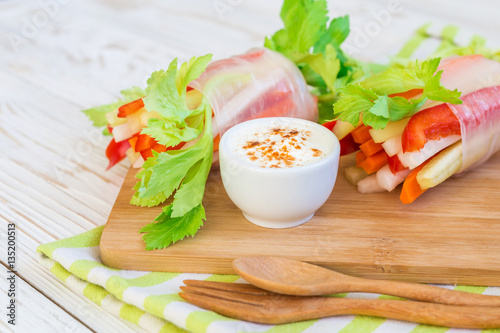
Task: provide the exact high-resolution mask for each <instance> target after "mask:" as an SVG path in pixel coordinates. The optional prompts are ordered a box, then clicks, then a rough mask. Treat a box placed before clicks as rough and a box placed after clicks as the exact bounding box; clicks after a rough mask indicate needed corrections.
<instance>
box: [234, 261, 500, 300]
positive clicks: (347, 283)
mask: <svg viewBox="0 0 500 333" xmlns="http://www.w3.org/2000/svg"><path fill="white" fill-rule="evenodd" d="M233 269H234V270H235V271H236V272H237V273H238V274H239V275H240V276H241V277H242V278H244V279H245V280H247V281H248V282H250V283H251V284H253V285H255V286H257V287H259V288H262V289H266V290H269V291H273V292H275V293H280V294H286V295H298V296H315V295H328V294H336V293H347V292H365V293H377V294H384V295H392V296H399V297H403V298H409V299H414V300H419V301H425V302H433V303H442V304H450V305H468V306H500V296H490V295H481V294H473V293H467V292H463V291H456V290H449V289H444V288H440V287H435V286H430V285H425V284H418V283H410V282H399V281H387V280H372V279H364V278H358V277H354V276H349V275H345V274H341V273H338V272H335V271H332V270H329V269H326V268H323V267H319V266H316V265H312V264H308V263H305V262H301V261H297V260H291V259H286V258H277V257H244V258H239V259H235V260H234V261H233Z"/></svg>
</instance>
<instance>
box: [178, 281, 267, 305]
mask: <svg viewBox="0 0 500 333" xmlns="http://www.w3.org/2000/svg"><path fill="white" fill-rule="evenodd" d="M180 288H181V290H182V291H184V292H186V293H190V294H196V295H204V296H210V297H214V298H217V299H223V300H226V301H232V302H238V303H244V304H248V305H253V306H264V302H265V301H266V299H267V298H268V296H262V295H251V294H242V293H238V292H232V291H225V290H216V289H210V288H201V287H192V286H181V287H180Z"/></svg>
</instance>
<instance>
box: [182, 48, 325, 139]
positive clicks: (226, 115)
mask: <svg viewBox="0 0 500 333" xmlns="http://www.w3.org/2000/svg"><path fill="white" fill-rule="evenodd" d="M190 87H191V88H193V89H196V90H199V91H201V92H202V93H203V94H204V95H205V96H206V97H207V98H208V101H209V103H210V105H211V106H212V110H213V112H214V119H213V132H214V136H216V135H218V134H220V135H222V134H224V132H225V131H226V130H228V129H229V128H231V127H232V126H234V125H236V124H239V123H241V122H244V121H247V120H251V119H256V118H265V117H294V118H302V119H307V120H311V121H317V118H318V110H317V103H316V100H315V98H314V97H313V95H312V94H311V93H310V92H309V90H308V87H307V84H306V82H305V79H304V77H303V75H302V73H301V72H300V71H299V69H298V68H297V66H295V64H294V63H293V62H291V61H290V60H289V59H287V58H286V57H284V56H282V55H281V54H279V53H277V52H274V51H271V50H268V49H266V48H254V49H251V50H249V51H248V52H247V53H245V54H241V55H237V56H233V57H231V58H228V59H223V60H218V61H214V62H211V63H210V64H209V65H208V67H207V69H206V71H205V72H204V73H203V74H202V75H201V76H200V77H199V78H198V79H197V80H195V81H193V82H191V83H190Z"/></svg>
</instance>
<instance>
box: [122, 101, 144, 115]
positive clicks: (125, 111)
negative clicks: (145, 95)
mask: <svg viewBox="0 0 500 333" xmlns="http://www.w3.org/2000/svg"><path fill="white" fill-rule="evenodd" d="M143 107H144V101H143V100H142V98H139V99H136V100H135V101H132V102H130V103H127V104H125V105H122V106H120V107H119V108H118V117H119V118H125V117H126V116H128V115H129V114H132V113H135V112H137V111H138V110H140V109H141V108H143Z"/></svg>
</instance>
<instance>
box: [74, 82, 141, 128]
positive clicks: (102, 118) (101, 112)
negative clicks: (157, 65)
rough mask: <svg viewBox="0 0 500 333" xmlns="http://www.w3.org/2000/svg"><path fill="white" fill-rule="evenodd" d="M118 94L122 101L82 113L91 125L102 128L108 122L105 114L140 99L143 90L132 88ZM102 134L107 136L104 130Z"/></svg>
mask: <svg viewBox="0 0 500 333" xmlns="http://www.w3.org/2000/svg"><path fill="white" fill-rule="evenodd" d="M120 93H121V95H122V96H123V98H122V99H119V100H118V101H116V102H114V103H111V104H106V105H101V106H97V107H95V108H90V109H87V110H83V111H82V112H83V113H85V114H86V115H87V117H88V118H89V119H90V120H91V121H92V124H93V125H94V126H95V127H104V126H106V125H108V120H107V119H106V113H109V112H111V111H115V110H116V109H118V108H119V107H120V106H122V105H124V104H127V103H130V102H132V101H134V100H136V99H138V98H141V97H142V96H144V89H142V88H139V87H133V88H130V89H125V90H122V91H121V92H120ZM103 134H104V135H109V132H108V131H107V129H104V132H103Z"/></svg>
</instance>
